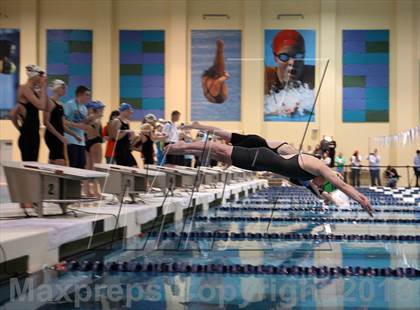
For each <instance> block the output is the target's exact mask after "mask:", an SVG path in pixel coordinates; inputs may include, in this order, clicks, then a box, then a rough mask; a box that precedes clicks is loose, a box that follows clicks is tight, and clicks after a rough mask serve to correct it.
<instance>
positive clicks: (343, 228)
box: [15, 188, 420, 309]
mask: <svg viewBox="0 0 420 310" xmlns="http://www.w3.org/2000/svg"><path fill="white" fill-rule="evenodd" d="M371 194H372V196H375V197H372V198H375V199H376V198H377V199H376V200H375V199H373V200H375V201H378V202H380V200H381V199H385V198H383V197H376V196H377V195H376V194H374V193H371ZM283 195H288V197H289V198H290V197H291V198H293V199H296V200H297V202H293V201H290V199H289V201H281V200H282V199H284V196H283ZM279 196H281V199H278V197H279ZM287 199H288V198H286V200H287ZM276 200H277V201H276ZM299 200H300V201H299ZM272 208H275V210H274V211H273V209H272ZM374 208H375V209H376V212H375V213H374V214H375V217H374V219H373V220H372V219H369V217H368V216H367V215H366V214H365V213H364V212H362V211H360V210H359V208H358V206H356V205H353V206H350V207H347V208H344V210H343V211H337V210H336V208H334V207H333V208H329V209H322V208H321V205H319V204H318V203H316V202H315V201H314V200H312V198H311V196H310V194H309V195H307V193H305V192H302V191H301V190H300V189H295V188H289V189H285V188H269V189H266V190H264V191H260V192H258V193H256V194H254V195H251V196H250V197H247V198H243V199H242V200H240V201H237V202H232V203H227V204H225V205H223V206H218V207H215V208H211V209H210V210H208V211H203V212H201V213H200V214H198V215H197V217H196V218H195V220H194V221H192V220H191V218H189V219H187V220H186V221H185V222H176V223H173V224H170V225H167V226H165V227H162V226H160V224H159V223H158V222H156V223H155V226H154V229H153V232H152V233H150V234H148V233H145V234H142V235H139V236H138V237H135V238H131V239H128V240H124V241H121V242H118V243H115V244H113V245H112V247H111V246H108V247H104V248H101V249H97V250H95V251H90V252H89V253H87V254H84V255H81V256H79V257H77V258H75V259H76V260H74V261H71V262H70V263H69V264H68V265H67V266H66V267H65V268H64V270H62V271H56V270H45V271H44V272H42V276H40V275H38V279H37V285H39V284H40V283H43V284H48V285H49V286H48V287H52V289H51V291H52V292H53V293H52V295H54V296H55V297H54V298H52V299H53V301H51V299H50V301H48V302H45V303H41V304H39V307H40V309H73V308H80V309H102V308H108V309H124V308H130V307H133V308H141V309H145V308H148V309H280V308H323V309H324V308H330V309H337V308H358V309H359V308H365V307H371V308H377V309H413V308H418V307H419V305H420V294H419V292H420V274H419V272H418V270H419V269H420V237H419V235H420V228H419V225H418V221H419V219H420V217H419V215H420V213H419V212H418V211H419V208H418V206H417V205H415V204H412V203H399V205H380V204H379V203H378V204H375V205H374ZM262 219H263V220H262ZM276 219H281V220H276ZM161 228H162V233H160V231H161V230H160V229H161ZM65 287H67V289H64V288H65ZM44 290H45V289H44ZM35 291H36V294H38V293H39V292H40V286H37V288H36V289H35ZM60 292H61V293H62V294H61V295H62V296H60ZM63 292H65V294H64V293H63ZM41 293H42V290H41ZM44 294H46V293H45V292H44ZM15 304H16V305H20V306H22V305H33V304H31V303H30V301H21V302H20V303H15ZM22 309H23V308H22ZM24 309H29V308H24Z"/></svg>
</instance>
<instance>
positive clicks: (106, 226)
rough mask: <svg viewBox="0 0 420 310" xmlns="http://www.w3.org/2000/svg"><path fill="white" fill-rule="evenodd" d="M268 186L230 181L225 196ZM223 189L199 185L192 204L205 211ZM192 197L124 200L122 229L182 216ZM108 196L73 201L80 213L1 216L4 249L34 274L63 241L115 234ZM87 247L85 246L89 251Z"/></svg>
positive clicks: (7, 211) (5, 208)
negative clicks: (92, 199) (7, 218)
mask: <svg viewBox="0 0 420 310" xmlns="http://www.w3.org/2000/svg"><path fill="white" fill-rule="evenodd" d="M266 186H267V181H266V180H261V179H254V180H250V181H244V182H238V183H232V184H230V185H227V186H226V188H225V193H224V195H223V200H226V199H228V198H232V199H238V198H239V196H240V195H245V196H247V195H248V193H250V192H255V191H256V190H258V189H262V188H264V187H266ZM3 189H4V187H3ZM222 194H223V185H220V186H218V187H217V188H203V189H200V191H199V192H196V193H194V197H193V204H191V205H196V206H197V207H200V208H201V209H202V210H206V209H208V208H209V207H210V205H211V204H212V203H214V202H215V201H216V200H218V199H219V200H220V199H222ZM190 198H191V193H189V192H179V193H176V194H175V196H173V197H171V196H169V197H168V198H167V199H166V201H165V204H164V206H163V208H162V207H161V205H162V201H163V195H162V194H144V195H141V199H142V200H143V201H144V203H136V204H127V203H124V204H123V205H122V208H121V214H120V217H119V221H118V227H119V228H122V231H123V236H124V238H130V237H133V236H136V235H138V234H139V233H141V232H142V231H144V229H145V226H146V225H147V224H149V225H150V223H151V222H153V220H154V219H155V218H156V217H157V216H159V215H160V214H163V215H167V216H168V218H169V217H171V218H173V219H175V220H180V219H182V218H183V217H184V216H186V214H187V212H185V211H190V210H185V209H187V208H188V206H189V202H190ZM108 201H109V199H108ZM108 201H101V202H96V203H85V204H83V205H81V206H70V208H71V209H75V210H79V211H80V212H77V217H75V216H74V214H71V213H69V214H67V215H54V214H59V213H60V209H59V208H58V207H57V206H54V205H47V206H46V207H45V214H46V215H47V217H44V218H22V219H13V220H1V221H0V244H1V245H2V248H3V250H4V252H5V253H7V257H6V259H4V260H5V261H9V262H10V261H11V260H13V259H22V258H26V259H27V272H29V273H33V272H36V271H39V270H40V269H42V268H43V266H45V265H53V264H56V263H58V262H59V259H60V251H62V246H63V245H68V244H70V243H72V242H75V241H77V240H85V244H87V245H88V246H89V245H90V244H91V243H90V241H92V240H90V237H91V236H92V235H93V234H101V233H102V234H103V233H106V232H108V233H112V231H113V230H114V228H115V224H116V223H115V220H116V216H117V215H118V211H119V206H120V205H119V204H113V205H110V204H108V203H107V202H108ZM190 209H192V207H190ZM184 210H185V211H184ZM70 211H71V210H70ZM82 212H89V213H93V214H86V213H82ZM20 216H23V212H22V210H21V209H20V208H19V205H18V204H16V203H1V204H0V217H20ZM88 246H86V250H87V249H88ZM81 250H83V249H81ZM2 262H3V259H2Z"/></svg>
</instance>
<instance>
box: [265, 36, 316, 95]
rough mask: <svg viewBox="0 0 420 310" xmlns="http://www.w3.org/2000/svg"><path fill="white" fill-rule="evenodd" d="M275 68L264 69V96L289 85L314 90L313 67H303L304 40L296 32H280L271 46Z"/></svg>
mask: <svg viewBox="0 0 420 310" xmlns="http://www.w3.org/2000/svg"><path fill="white" fill-rule="evenodd" d="M271 48H272V52H273V57H274V61H275V62H276V66H275V67H268V66H267V67H265V86H264V94H265V95H269V94H270V93H271V92H273V91H274V92H278V91H280V90H282V89H283V88H285V86H286V85H288V84H289V83H293V82H296V83H297V84H308V86H309V88H310V89H313V88H314V79H315V67H314V66H309V65H305V63H304V58H305V40H304V38H303V36H302V35H301V34H300V33H299V32H298V31H296V30H282V31H279V32H278V33H277V34H276V36H275V37H274V39H273V41H272V44H271Z"/></svg>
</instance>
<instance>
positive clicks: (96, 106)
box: [86, 100, 105, 110]
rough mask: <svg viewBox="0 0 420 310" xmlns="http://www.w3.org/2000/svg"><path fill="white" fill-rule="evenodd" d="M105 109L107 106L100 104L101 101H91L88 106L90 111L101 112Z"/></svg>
mask: <svg viewBox="0 0 420 310" xmlns="http://www.w3.org/2000/svg"><path fill="white" fill-rule="evenodd" d="M104 107H105V105H104V104H103V103H102V102H100V101H99V100H98V101H91V102H89V103H88V104H86V108H88V109H94V110H100V109H103V108H104Z"/></svg>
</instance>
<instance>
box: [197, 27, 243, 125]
mask: <svg viewBox="0 0 420 310" xmlns="http://www.w3.org/2000/svg"><path fill="white" fill-rule="evenodd" d="M191 120H193V121H240V120H241V31H240V30H192V32H191Z"/></svg>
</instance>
